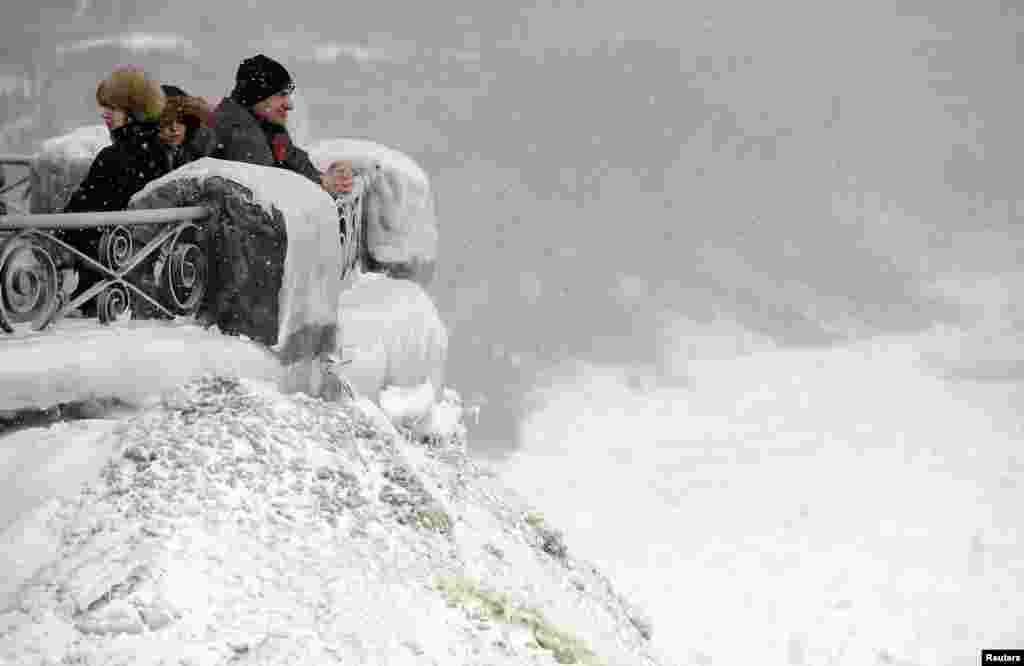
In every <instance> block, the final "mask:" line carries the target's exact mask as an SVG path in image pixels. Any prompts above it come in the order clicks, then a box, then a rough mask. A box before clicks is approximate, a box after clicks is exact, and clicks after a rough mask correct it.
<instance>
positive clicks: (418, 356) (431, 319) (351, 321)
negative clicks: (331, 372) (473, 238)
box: [338, 273, 448, 400]
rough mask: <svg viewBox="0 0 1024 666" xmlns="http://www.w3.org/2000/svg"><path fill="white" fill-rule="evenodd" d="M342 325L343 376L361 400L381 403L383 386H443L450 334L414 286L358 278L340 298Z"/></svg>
mask: <svg viewBox="0 0 1024 666" xmlns="http://www.w3.org/2000/svg"><path fill="white" fill-rule="evenodd" d="M338 321H339V328H340V331H341V343H342V346H341V349H340V350H339V356H341V359H342V362H343V363H345V365H343V366H342V372H343V374H344V375H345V377H346V378H347V379H348V380H349V381H350V382H351V383H352V385H353V387H354V388H355V389H356V390H357V391H358V392H359V393H361V394H362V395H364V396H367V397H369V398H371V399H373V400H377V399H378V397H379V396H378V394H379V393H380V391H381V389H384V388H385V387H388V386H395V387H400V388H404V389H409V388H412V387H417V386H420V385H422V384H424V382H427V381H429V382H431V385H432V386H433V387H434V388H435V389H439V388H440V387H442V386H444V364H445V360H446V358H447V355H448V331H447V329H446V328H445V325H444V322H442V321H441V317H440V315H439V314H438V312H437V308H436V307H435V305H434V302H433V301H432V300H431V299H430V296H428V295H427V293H426V291H424V290H423V288H422V287H420V286H419V285H418V284H416V283H415V282H410V281H409V280H396V279H393V278H389V277H386V276H384V275H381V274H378V273H366V274H361V275H358V276H357V277H356V278H355V279H354V280H353V281H352V282H351V284H350V285H349V287H348V288H347V289H345V290H344V291H342V292H341V295H340V296H339V298H338ZM435 397H436V396H435Z"/></svg>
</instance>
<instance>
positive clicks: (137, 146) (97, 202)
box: [57, 121, 170, 303]
mask: <svg viewBox="0 0 1024 666" xmlns="http://www.w3.org/2000/svg"><path fill="white" fill-rule="evenodd" d="M110 136H111V138H112V139H113V140H114V143H113V144H111V145H109V146H107V147H106V148H104V149H103V150H101V151H100V152H99V153H98V154H97V155H96V157H95V159H93V161H92V166H90V167H89V173H87V174H86V176H85V180H83V181H82V183H81V185H79V186H78V189H77V190H75V193H74V194H72V195H71V199H70V200H69V201H68V205H67V206H65V207H64V212H65V213H89V212H96V211H114V210H124V209H125V208H127V207H128V201H129V200H130V199H131V198H132V195H133V194H135V193H136V192H138V191H139V190H141V189H142V188H143V187H145V186H146V184H147V183H148V182H149V181H151V180H156V179H157V178H159V177H160V176H163V175H164V174H166V173H168V172H169V171H170V169H169V168H168V166H169V165H168V164H167V153H166V152H165V150H164V145H163V144H162V143H161V142H160V125H159V124H158V123H156V122H137V121H136V122H130V123H128V124H127V125H125V126H123V127H119V128H117V129H116V130H113V131H112V132H111V133H110ZM57 235H58V237H60V238H63V239H64V241H65V242H67V243H68V244H70V245H71V246H72V247H74V248H76V249H77V250H78V251H80V252H83V253H85V254H86V255H88V256H90V257H93V258H95V257H97V256H98V255H97V252H98V246H99V239H100V235H101V231H100V229H98V228H96V227H88V228H84V229H62V230H61V231H60V232H59V233H58V234H57ZM89 270H90V271H91V270H92V269H89ZM92 280H93V278H92V277H91V276H90V275H88V274H87V275H85V276H83V279H82V281H81V282H79V285H80V288H81V289H84V288H85V287H86V286H88V285H89V284H91V283H92ZM90 303H92V302H91V301H90Z"/></svg>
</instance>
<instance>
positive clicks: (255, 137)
mask: <svg viewBox="0 0 1024 666" xmlns="http://www.w3.org/2000/svg"><path fill="white" fill-rule="evenodd" d="M211 124H212V125H213V129H214V131H215V132H216V134H217V148H216V150H215V151H214V153H213V155H212V156H213V157H216V158H219V159H223V160H232V161H235V162H248V163H249V164H259V165H261V166H268V167H269V166H276V167H280V168H282V169H289V170H291V171H294V172H296V173H300V174H302V175H303V176H305V177H306V178H309V179H310V180H311V181H313V182H314V183H316V184H317V185H320V184H321V179H320V171H319V169H317V168H316V167H315V166H314V165H313V162H312V161H311V160H310V159H309V154H308V153H307V152H306V151H304V150H302V149H301V148H299V147H298V146H296V145H295V144H294V143H292V141H291V137H290V136H288V130H287V129H285V128H284V127H281V126H280V125H274V124H272V123H268V122H262V121H260V120H259V119H258V118H257V117H256V116H254V115H253V114H252V112H251V111H249V109H247V108H246V107H244V106H242V105H241V104H239V103H238V102H236V101H235V100H233V99H232V98H230V97H225V98H224V100H223V101H221V103H220V104H219V105H218V106H217V108H216V109H215V110H214V112H213V119H212V123H211ZM275 143H279V144H280V145H281V150H282V153H283V155H282V157H283V159H277V157H276V156H275V155H274V150H273V148H272V146H274V144H275Z"/></svg>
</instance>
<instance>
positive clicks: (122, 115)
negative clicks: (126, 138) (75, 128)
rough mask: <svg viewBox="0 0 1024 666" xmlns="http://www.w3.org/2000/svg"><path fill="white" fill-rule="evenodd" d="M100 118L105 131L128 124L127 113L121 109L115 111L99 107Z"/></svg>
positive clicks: (111, 108)
mask: <svg viewBox="0 0 1024 666" xmlns="http://www.w3.org/2000/svg"><path fill="white" fill-rule="evenodd" d="M100 116H102V117H103V122H104V123H106V125H107V129H109V130H116V129H117V128H118V127H124V126H125V125H127V124H128V112H127V111H125V110H123V109H115V108H113V107H111V106H102V105H101V106H100Z"/></svg>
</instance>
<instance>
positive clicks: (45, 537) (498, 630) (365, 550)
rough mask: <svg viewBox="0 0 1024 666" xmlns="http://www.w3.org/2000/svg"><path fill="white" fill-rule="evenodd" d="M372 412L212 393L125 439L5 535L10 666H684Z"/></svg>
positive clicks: (569, 562) (496, 496)
mask: <svg viewBox="0 0 1024 666" xmlns="http://www.w3.org/2000/svg"><path fill="white" fill-rule="evenodd" d="M365 410H368V411H371V412H372V411H374V410H376V407H375V406H374V405H372V403H369V402H368V401H365V400H362V401H356V402H352V403H340V404H339V403H327V402H324V401H320V400H316V399H312V398H309V397H307V396H303V395H292V396H285V395H282V394H281V393H279V392H278V391H276V389H275V388H274V387H273V386H272V385H270V384H264V383H257V382H248V381H233V380H226V379H221V378H215V377H209V378H205V379H203V380H200V381H197V382H193V383H190V384H188V385H185V386H182V387H180V389H179V390H178V391H177V392H176V394H175V396H174V398H173V399H169V400H167V401H165V402H164V403H162V404H160V405H156V406H153V407H151V408H149V409H147V410H145V411H143V412H141V413H139V414H138V415H136V416H134V417H133V418H131V419H130V420H128V421H125V422H124V423H122V424H121V425H120V426H119V427H118V428H115V429H111V430H110V432H109V434H108V435H107V436H106V439H105V440H104V441H103V442H101V444H102V445H103V446H104V447H106V448H107V449H108V450H110V451H113V452H114V454H113V456H114V457H113V459H112V460H111V461H110V464H109V465H106V466H105V467H104V468H103V470H102V472H101V473H100V474H99V475H98V476H93V477H92V478H91V479H90V480H89V481H90V482H89V483H88V485H86V486H85V487H83V488H82V489H81V490H80V491H78V492H75V493H71V494H69V495H66V496H64V497H60V498H56V499H54V500H53V501H52V502H50V503H48V504H47V505H46V507H45V510H40V511H38V512H36V513H34V514H32V516H30V517H28V518H25V519H24V520H22V521H20V522H19V524H18V526H17V531H12V529H13V528H12V529H8V530H6V531H4V532H2V533H0V544H3V546H4V549H3V557H4V558H6V559H8V560H11V561H17V562H21V563H23V564H22V565H21V566H19V567H17V568H6V567H5V568H4V569H2V571H3V575H4V577H5V579H4V586H3V590H4V595H3V596H0V663H12V664H13V663H88V664H96V665H107V664H120V663H132V664H154V665H155V664H165V663H195V664H210V665H211V666H213V665H222V664H223V665H226V664H234V663H252V664H275V665H284V664H296V665H298V664H319V663H352V664H417V665H421V664H434V665H441V664H443V665H445V666H447V665H451V664H481V663H486V664H509V665H511V664H522V663H537V664H554V663H556V662H558V663H586V664H608V665H609V666H611V665H619V664H621V665H623V666H625V665H630V666H632V665H634V664H643V665H647V666H657V665H660V664H667V663H668V661H667V660H666V659H665V658H664V657H663V656H662V655H660V654H659V653H658V652H657V651H656V650H655V649H654V648H653V647H652V646H651V645H650V643H649V642H648V640H647V638H645V636H644V635H643V633H642V632H641V631H640V630H638V629H637V628H636V626H635V624H634V622H633V621H631V619H630V608H629V606H628V604H627V603H626V602H625V601H624V599H623V598H622V597H621V596H620V595H619V594H618V593H616V591H615V590H614V588H613V587H612V586H611V584H610V583H609V581H608V579H607V578H605V577H604V576H603V575H601V574H600V573H599V572H598V571H597V569H595V568H594V567H593V566H591V565H589V564H588V563H586V562H584V561H582V560H579V559H577V558H575V557H574V556H573V554H572V550H571V548H569V547H567V546H566V544H565V543H564V541H562V540H561V537H560V533H559V532H558V531H557V530H553V529H551V528H550V527H548V526H547V525H546V524H545V522H544V519H543V517H542V516H540V515H539V514H536V513H535V512H532V511H530V507H529V506H528V505H527V504H526V503H525V502H524V501H523V499H522V498H521V497H519V496H517V495H516V494H515V493H513V492H511V491H510V490H508V489H507V488H505V487H504V486H503V485H502V484H501V482H500V481H499V480H498V479H497V478H496V477H495V476H494V474H493V473H492V472H490V471H489V470H487V469H485V468H483V467H481V466H479V465H478V464H476V463H474V462H473V461H472V460H470V459H469V458H468V457H467V456H466V455H465V453H464V451H463V449H462V447H460V446H458V445H457V444H458V443H448V442H434V443H431V444H428V445H426V446H422V445H418V444H413V443H411V442H409V441H407V440H405V439H403V438H401V437H399V436H397V435H396V433H395V431H394V430H393V429H391V428H388V427H386V424H384V426H385V427H380V426H378V425H377V424H376V422H377V421H379V415H377V416H376V417H371V415H370V414H368V413H367V411H365ZM463 444H464V442H463ZM91 445H95V442H93V443H92V444H91ZM32 535H36V537H37V538H35V539H33V538H31V537H32ZM39 535H42V536H39ZM40 541H43V542H46V543H48V544H49V545H48V547H46V548H43V547H40V545H39V543H38V542H40ZM552 543H556V545H557V546H558V547H557V548H555V547H552V545H551V544H552ZM570 545H571V544H570ZM32 558H35V559H36V561H35V566H34V567H29V566H24V563H25V562H26V561H31V560H32Z"/></svg>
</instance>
